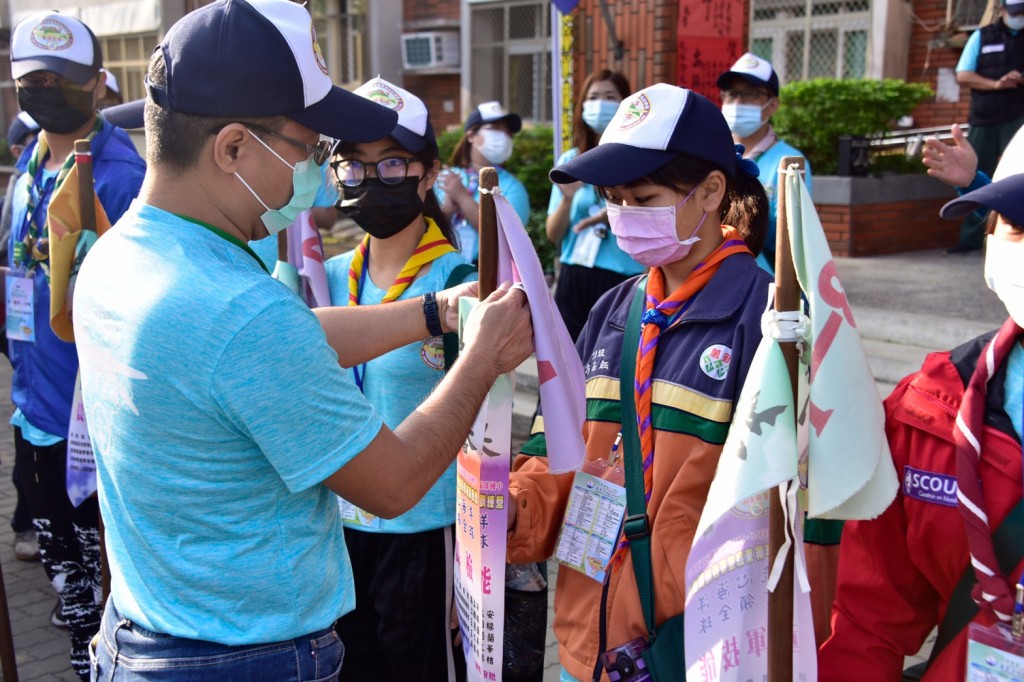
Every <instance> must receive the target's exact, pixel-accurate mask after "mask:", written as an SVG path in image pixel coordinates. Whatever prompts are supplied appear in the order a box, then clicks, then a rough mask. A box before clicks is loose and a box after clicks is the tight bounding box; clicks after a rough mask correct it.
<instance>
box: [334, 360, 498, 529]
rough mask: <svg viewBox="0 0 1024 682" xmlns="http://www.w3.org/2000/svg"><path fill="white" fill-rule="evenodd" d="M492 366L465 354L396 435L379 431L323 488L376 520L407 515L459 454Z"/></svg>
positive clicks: (487, 387) (488, 384) (491, 378)
mask: <svg viewBox="0 0 1024 682" xmlns="http://www.w3.org/2000/svg"><path fill="white" fill-rule="evenodd" d="M494 366H495V363H494V362H492V361H489V360H487V359H486V358H483V359H481V358H476V357H474V356H473V354H472V353H464V354H463V357H462V360H461V361H460V362H459V363H457V364H456V365H455V366H454V367H453V368H452V369H451V371H450V372H448V374H447V375H446V376H445V378H444V379H443V380H442V381H441V383H440V384H439V385H438V387H437V388H436V389H435V390H434V392H433V393H432V394H431V395H430V396H429V397H428V398H427V400H426V401H424V402H423V404H422V405H420V406H419V407H418V408H417V409H416V410H414V411H413V412H412V413H411V414H410V415H409V416H408V417H406V418H405V420H404V421H403V422H402V423H401V424H399V426H398V428H396V429H395V430H394V431H391V430H389V429H388V428H386V427H385V428H383V429H381V431H380V433H378V435H377V437H376V438H374V440H373V441H372V442H371V443H370V445H369V446H367V448H366V449H365V450H363V452H361V453H360V454H359V455H357V456H356V457H355V458H354V459H352V460H351V461H350V462H349V463H348V464H346V465H345V466H344V467H342V468H341V469H340V470H339V471H337V472H336V473H335V474H334V475H332V476H331V477H329V478H328V479H327V480H326V481H325V484H326V485H327V487H329V488H330V489H331V490H333V491H334V492H336V493H337V494H339V495H341V496H342V497H344V498H345V499H346V500H348V501H350V502H352V503H353V504H356V505H358V506H359V507H361V508H363V509H365V510H367V511H368V512H370V513H371V514H375V515H377V516H381V517H384V518H394V517H396V516H399V515H401V514H404V513H405V512H407V511H409V509H411V508H412V507H413V506H414V505H415V504H416V503H417V502H419V501H420V500H421V499H422V498H423V496H424V495H425V494H426V493H427V491H428V490H430V487H431V486H433V485H434V483H436V482H437V479H438V478H440V476H441V474H443V473H444V472H445V470H446V469H447V468H448V467H449V465H451V463H452V460H454V459H455V456H456V455H457V454H458V451H459V449H460V448H461V447H462V445H463V443H464V442H465V440H466V436H467V435H468V433H469V429H470V427H471V426H472V424H473V420H474V419H475V418H476V414H477V412H478V410H479V409H480V405H481V403H482V402H483V399H484V396H485V395H486V394H487V391H488V390H490V388H491V386H492V385H493V384H494V381H495V379H496V378H497V374H496V373H495V370H494ZM385 491H386V492H385Z"/></svg>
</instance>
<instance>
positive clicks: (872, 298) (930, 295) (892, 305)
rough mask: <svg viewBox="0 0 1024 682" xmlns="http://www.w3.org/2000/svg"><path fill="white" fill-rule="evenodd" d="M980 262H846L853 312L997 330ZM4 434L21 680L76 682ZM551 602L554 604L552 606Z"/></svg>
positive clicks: (11, 589) (551, 649)
mask: <svg viewBox="0 0 1024 682" xmlns="http://www.w3.org/2000/svg"><path fill="white" fill-rule="evenodd" d="M982 263H983V261H982V259H981V258H980V257H979V256H977V255H968V256H958V257H944V256H943V254H942V253H941V252H938V251H925V252H919V253H912V254H899V255H895V256H884V257H878V258H858V259H840V260H839V262H838V270H839V275H840V278H841V279H842V280H843V284H844V286H845V288H846V291H847V294H848V296H849V298H850V301H851V303H852V305H853V308H854V313H855V315H856V312H857V310H858V309H859V308H871V309H878V310H887V311H890V312H894V313H899V312H913V313H918V314H926V315H928V316H929V317H930V318H932V319H934V320H936V321H942V322H944V323H946V324H953V325H955V324H956V321H957V320H967V321H971V322H975V323H985V324H989V325H991V326H996V325H997V324H998V323H999V322H1000V321H1001V320H1002V319H1003V317H1004V316H1005V312H1004V311H1003V309H1002V306H1001V304H1000V303H999V301H998V299H996V298H995V296H994V295H992V294H991V293H990V292H989V291H988V290H987V289H986V288H985V285H984V281H983V279H982ZM9 385H10V369H9V366H8V364H7V362H6V361H3V360H0V419H2V420H3V422H4V423H6V420H7V418H8V416H9V415H10V413H11V406H10V401H9V393H10V392H9ZM0 433H5V434H8V435H4V436H0V519H4V520H5V521H4V530H0V563H2V567H3V577H4V583H5V585H6V588H7V597H8V604H9V608H10V613H11V622H12V628H13V632H14V642H15V650H16V652H17V661H18V671H19V674H20V679H21V680H23V681H27V682H31V681H33V680H40V681H41V680H47V681H58V682H64V681H68V682H70V681H72V680H75V679H76V678H75V677H74V675H73V674H72V673H71V671H70V668H69V666H68V663H67V635H66V633H65V632H64V631H61V630H57V629H56V628H54V627H52V626H51V625H50V624H49V613H50V610H51V609H52V608H53V604H54V601H55V597H54V592H53V590H52V588H51V587H50V585H49V583H48V581H47V580H46V578H45V576H44V574H43V570H42V567H41V566H40V565H39V564H38V563H24V562H20V561H16V560H15V558H14V553H13V549H12V547H11V537H12V536H11V534H10V532H9V531H7V530H6V519H9V518H10V516H11V513H12V512H13V509H14V496H13V489H12V486H11V482H10V481H11V466H12V464H13V442H12V439H11V437H10V436H9V431H6V430H5V429H4V428H3V427H0ZM553 582H554V576H553V575H552V583H553ZM551 594H553V591H552V593H551ZM549 596H550V595H549ZM551 603H552V601H551V599H549V605H550V604H551ZM552 616H553V609H552V608H550V607H549V614H548V618H549V624H550V619H551V618H552ZM557 679H558V665H557V648H556V645H555V642H554V637H553V636H552V635H551V633H550V631H549V634H548V646H547V650H546V670H545V675H544V680H545V682H554V681H555V680H557Z"/></svg>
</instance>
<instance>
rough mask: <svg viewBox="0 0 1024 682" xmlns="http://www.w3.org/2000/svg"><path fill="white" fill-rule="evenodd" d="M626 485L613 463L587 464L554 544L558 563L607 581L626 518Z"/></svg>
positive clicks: (576, 482)
mask: <svg viewBox="0 0 1024 682" xmlns="http://www.w3.org/2000/svg"><path fill="white" fill-rule="evenodd" d="M624 482H625V475H624V473H623V471H622V468H621V467H619V466H616V465H615V463H614V459H609V460H598V461H593V460H591V461H588V462H585V463H584V464H583V467H582V468H581V469H580V470H579V471H577V472H576V476H575V477H574V478H573V481H572V491H571V492H570V493H569V503H568V505H566V508H565V518H564V519H563V520H562V528H561V529H560V530H559V531H558V542H557V543H556V544H555V560H556V561H557V562H558V563H560V564H562V565H563V566H568V567H569V568H572V569H574V570H577V571H579V572H580V573H583V574H584V575H586V576H588V577H590V578H593V579H594V580H596V581H598V582H601V583H603V582H604V581H605V579H606V578H607V568H608V562H609V561H610V560H611V558H612V554H613V553H614V552H615V546H616V545H617V544H618V542H619V535H620V534H621V533H622V520H623V518H624V517H625V516H626V487H625V485H624Z"/></svg>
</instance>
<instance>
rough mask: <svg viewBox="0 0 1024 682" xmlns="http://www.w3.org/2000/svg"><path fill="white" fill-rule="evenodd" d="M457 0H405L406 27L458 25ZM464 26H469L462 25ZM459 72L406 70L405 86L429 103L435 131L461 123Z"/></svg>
mask: <svg viewBox="0 0 1024 682" xmlns="http://www.w3.org/2000/svg"><path fill="white" fill-rule="evenodd" d="M459 7H460V5H459V2H458V0H403V3H402V22H403V27H404V31H429V30H432V29H433V28H437V27H452V26H457V25H458V24H459V22H460V19H461V17H460V16H459ZM462 30H467V29H466V27H463V28H462ZM461 82H462V80H461V78H460V76H459V74H457V73H453V74H424V73H417V72H415V71H406V72H405V73H404V74H403V75H402V87H404V88H405V89H406V90H408V91H409V92H411V93H413V94H415V95H416V96H417V97H419V98H420V99H422V100H423V102H424V104H426V105H427V111H429V112H430V122H431V124H432V125H433V126H434V131H435V132H436V133H437V134H439V135H440V134H441V133H442V132H443V131H444V130H446V129H448V128H449V127H453V126H461V125H462V119H461V117H460V115H459V96H460V93H459V89H460V85H461Z"/></svg>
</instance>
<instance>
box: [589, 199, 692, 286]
mask: <svg viewBox="0 0 1024 682" xmlns="http://www.w3.org/2000/svg"><path fill="white" fill-rule="evenodd" d="M699 186H700V185H697V186H696V187H694V188H693V189H691V190H690V193H689V194H687V195H686V196H685V197H683V200H682V201H680V202H679V203H678V204H676V205H675V206H620V205H618V204H608V207H607V208H608V226H609V227H611V229H612V234H614V235H615V238H616V239H617V240H618V242H619V248H621V249H622V250H623V251H625V252H626V253H628V254H629V255H630V256H631V257H632V258H633V260H635V261H636V262H637V263H640V264H641V265H644V266H647V267H649V268H659V267H661V266H662V265H665V264H667V263H674V262H675V261H677V260H680V259H682V258H685V257H686V254H688V253H690V249H691V248H692V247H693V245H694V244H695V243H697V242H699V241H700V237H698V236H697V232H698V231H699V230H700V227H701V225H703V224H704V220H705V218H707V217H708V214H707V213H705V214H704V216H703V217H702V218H701V219H700V222H699V223H697V227H695V228H694V230H693V234H691V235H690V236H689V238H688V239H684V240H682V241H679V237H678V236H677V235H676V209H678V208H680V207H681V206H682V205H683V204H685V203H686V202H687V201H689V200H690V197H692V196H693V193H694V192H696V191H697V187H699Z"/></svg>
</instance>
